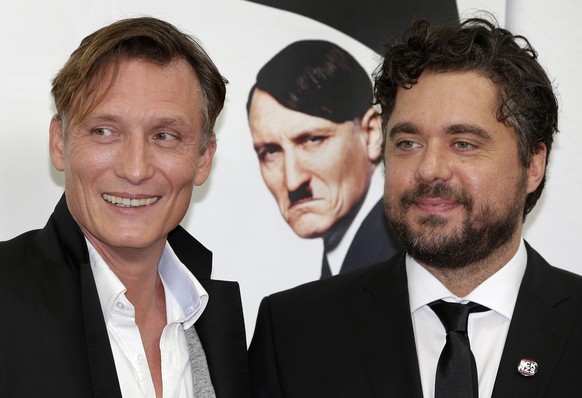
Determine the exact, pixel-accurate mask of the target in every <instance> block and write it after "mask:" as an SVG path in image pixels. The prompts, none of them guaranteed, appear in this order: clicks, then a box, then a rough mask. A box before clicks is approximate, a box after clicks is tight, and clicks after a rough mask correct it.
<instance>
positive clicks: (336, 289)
mask: <svg viewBox="0 0 582 398" xmlns="http://www.w3.org/2000/svg"><path fill="white" fill-rule="evenodd" d="M403 256H404V254H403V253H401V255H396V256H394V257H393V258H391V259H390V260H388V261H384V262H381V263H378V264H374V265H370V266H367V267H362V268H357V269H355V270H353V271H350V272H347V273H344V274H339V275H336V276H334V277H331V278H327V279H323V280H317V281H314V282H309V283H306V284H303V285H300V286H297V287H294V288H292V289H289V290H284V291H282V292H278V293H274V294H272V295H270V296H267V297H266V298H265V299H264V300H263V301H264V303H268V304H269V306H270V309H271V311H276V312H282V313H289V311H292V310H293V309H295V308H302V311H304V310H306V311H327V310H329V309H331V308H334V307H339V306H341V303H343V302H345V301H346V300H349V299H350V298H351V297H353V296H354V295H357V294H358V293H359V292H360V291H362V290H363V289H366V287H367V286H370V285H373V284H376V283H377V282H380V283H384V282H386V284H388V283H394V282H395V280H397V279H398V278H396V276H395V273H396V272H398V271H399V270H403V268H404V267H399V265H400V264H401V263H403V258H404V257H403Z"/></svg>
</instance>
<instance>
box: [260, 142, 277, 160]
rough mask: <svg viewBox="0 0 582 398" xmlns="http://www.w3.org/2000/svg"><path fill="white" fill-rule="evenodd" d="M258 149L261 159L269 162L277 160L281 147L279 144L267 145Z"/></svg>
mask: <svg viewBox="0 0 582 398" xmlns="http://www.w3.org/2000/svg"><path fill="white" fill-rule="evenodd" d="M256 151H257V156H258V158H259V161H261V162H263V163H267V162H271V161H273V160H275V157H276V155H277V154H278V153H280V152H281V147H280V146H279V145H265V146H263V147H261V148H257V149H256Z"/></svg>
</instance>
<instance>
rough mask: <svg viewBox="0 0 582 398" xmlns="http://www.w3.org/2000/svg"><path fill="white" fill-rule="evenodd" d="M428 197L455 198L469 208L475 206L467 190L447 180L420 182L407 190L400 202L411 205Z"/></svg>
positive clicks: (407, 205)
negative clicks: (453, 185)
mask: <svg viewBox="0 0 582 398" xmlns="http://www.w3.org/2000/svg"><path fill="white" fill-rule="evenodd" d="M426 198H442V199H453V200H455V201H456V202H457V203H460V204H462V205H464V206H465V207H466V208H467V209H468V210H471V209H472V208H473V199H471V197H470V196H469V195H468V194H467V193H466V192H465V191H463V190H462V189H456V188H453V187H452V186H450V185H449V184H447V183H445V182H437V183H435V184H424V183H422V184H419V185H417V186H416V187H415V188H413V189H410V190H408V191H406V192H405V193H404V195H402V198H401V199H400V203H402V205H404V206H406V207H410V206H412V205H413V204H415V203H417V202H418V201H419V200H420V199H426Z"/></svg>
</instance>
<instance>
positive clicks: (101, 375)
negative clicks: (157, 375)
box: [39, 195, 246, 398]
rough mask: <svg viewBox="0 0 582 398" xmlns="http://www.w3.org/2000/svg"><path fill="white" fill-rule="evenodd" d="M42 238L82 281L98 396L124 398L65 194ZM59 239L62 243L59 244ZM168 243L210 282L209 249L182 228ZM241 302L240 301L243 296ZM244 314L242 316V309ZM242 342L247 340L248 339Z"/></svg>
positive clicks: (53, 255)
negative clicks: (63, 258) (122, 397)
mask: <svg viewBox="0 0 582 398" xmlns="http://www.w3.org/2000/svg"><path fill="white" fill-rule="evenodd" d="M39 238H40V239H39V240H40V241H41V242H42V241H45V242H46V244H44V245H43V248H44V250H45V252H46V253H47V255H48V256H49V258H51V259H58V258H62V257H63V256H64V257H65V261H66V263H67V264H68V266H69V267H70V268H71V271H72V274H73V275H74V276H75V277H77V278H78V283H79V285H80V294H81V303H82V311H83V314H82V316H83V321H84V324H85V336H86V343H87V352H88V360H89V366H90V370H91V377H92V381H93V389H94V391H95V397H96V398H98V397H103V398H114V397H119V398H121V391H120V388H119V382H118V379H117V371H116V370H115V362H114V359H113V354H112V352H111V346H110V344H109V336H108V334H107V329H106V326H105V322H104V320H103V313H102V310H101V305H100V302H99V295H98V293H97V288H96V286H95V280H94V278H93V273H92V271H91V265H90V263H89V253H88V250H87V245H86V243H85V238H84V235H83V233H82V232H81V230H80V228H79V226H78V224H77V223H76V221H75V220H74V219H73V217H72V215H71V213H70V212H69V209H68V206H67V202H66V198H65V195H63V196H62V197H61V199H60V201H59V203H58V204H57V206H56V208H55V210H54V213H53V215H52V216H51V218H50V220H49V222H48V224H47V226H46V227H45V228H44V229H43V231H42V232H41V233H40V237H39ZM55 239H56V241H57V242H58V243H57V242H55ZM168 241H169V242H170V245H171V246H172V248H173V250H174V252H175V253H176V255H177V256H178V258H180V261H182V262H183V263H184V265H186V267H187V268H188V269H189V270H190V271H191V272H192V273H193V274H194V275H195V276H196V277H197V278H198V279H199V280H201V281H206V280H208V279H210V274H211V270H212V253H211V252H210V251H209V250H208V249H206V248H205V247H204V246H203V245H202V244H201V243H200V242H198V241H197V240H196V239H194V238H193V237H192V236H190V235H189V234H188V233H187V232H186V231H185V230H184V229H183V228H182V227H180V226H178V227H177V228H176V229H174V230H173V231H172V232H171V233H170V234H169V236H168ZM59 248H60V249H59ZM209 282H210V281H209ZM205 288H206V286H205ZM207 290H208V289H207ZM237 292H238V290H237ZM238 301H239V302H240V297H239V299H238ZM240 314H242V310H241V311H240ZM201 323H202V327H203V325H204V322H203V321H202V322H201ZM243 334H244V328H243ZM201 339H202V338H201ZM242 341H246V340H245V339H244V337H243V340H242ZM203 345H204V341H203ZM205 350H206V346H205ZM206 354H207V356H210V355H211V354H210V353H209V352H208V351H207V352H206Z"/></svg>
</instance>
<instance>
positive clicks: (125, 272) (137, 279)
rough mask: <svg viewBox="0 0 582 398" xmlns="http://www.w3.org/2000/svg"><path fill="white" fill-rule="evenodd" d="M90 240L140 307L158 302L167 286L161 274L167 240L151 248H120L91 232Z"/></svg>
mask: <svg viewBox="0 0 582 398" xmlns="http://www.w3.org/2000/svg"><path fill="white" fill-rule="evenodd" d="M85 236H87V239H88V240H89V241H90V242H91V244H92V245H93V247H95V250H97V252H98V253H99V255H101V257H102V258H103V260H104V261H105V263H106V264H107V265H108V266H109V268H110V269H111V270H112V271H113V273H114V274H115V275H116V276H117V277H118V278H119V280H120V281H121V283H123V285H124V286H125V288H126V289H127V292H126V297H127V299H128V300H129V301H130V302H131V303H132V304H133V305H134V307H136V310H137V309H138V308H142V309H143V308H144V306H145V308H148V307H150V305H153V304H154V303H156V302H157V299H156V298H158V299H159V297H160V289H161V292H162V296H163V285H162V282H161V279H160V276H159V274H158V264H159V262H160V259H161V257H162V253H163V251H164V247H165V243H166V242H165V241H161V242H159V243H157V244H156V245H153V246H151V247H148V248H117V247H111V246H109V245H106V244H104V243H103V242H101V241H99V240H97V239H94V238H93V237H92V236H90V235H87V234H86V235H85Z"/></svg>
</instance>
